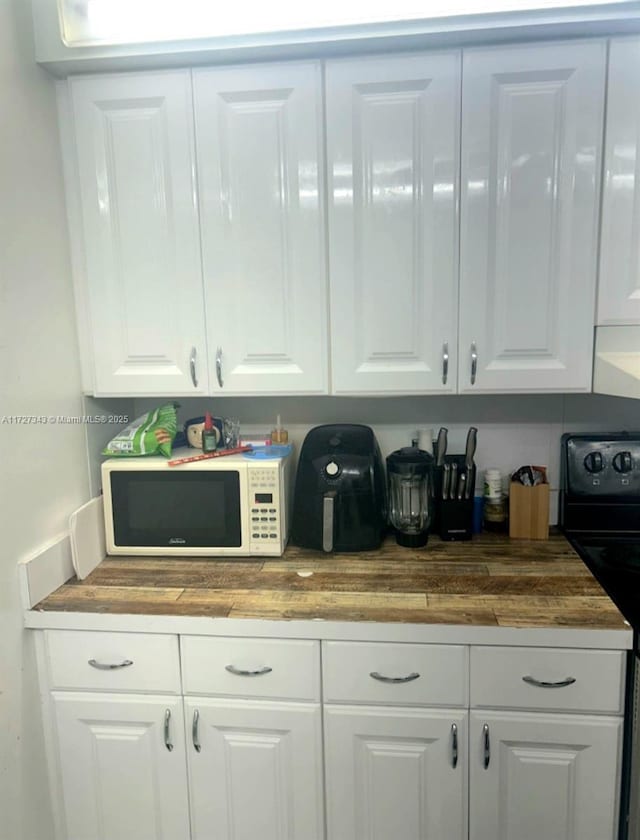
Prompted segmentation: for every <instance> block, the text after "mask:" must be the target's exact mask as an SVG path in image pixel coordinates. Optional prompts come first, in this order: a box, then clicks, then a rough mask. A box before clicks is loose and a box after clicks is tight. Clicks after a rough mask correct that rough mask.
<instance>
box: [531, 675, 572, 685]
mask: <svg viewBox="0 0 640 840" xmlns="http://www.w3.org/2000/svg"><path fill="white" fill-rule="evenodd" d="M522 681H523V682H526V683H528V684H529V685H536V686H538V688H564V687H565V686H566V685H573V684H574V682H575V681H576V680H575V677H567V678H566V679H564V680H558V682H545V681H544V680H537V679H536V678H535V677H529V676H526V677H523V678H522Z"/></svg>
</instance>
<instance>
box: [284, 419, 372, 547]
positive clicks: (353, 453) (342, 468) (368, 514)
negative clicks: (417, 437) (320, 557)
mask: <svg viewBox="0 0 640 840" xmlns="http://www.w3.org/2000/svg"><path fill="white" fill-rule="evenodd" d="M386 507H387V505H386V484H385V479H384V467H383V464H382V458H381V456H380V449H379V447H378V442H377V440H376V438H375V435H374V434H373V431H372V430H371V429H370V428H369V427H368V426H355V425H347V424H337V425H330V426H316V428H315V429H311V431H310V432H309V433H308V434H307V436H306V438H305V439H304V443H303V444H302V449H301V451H300V459H299V461H298V474H297V477H296V489H295V495H294V506H293V525H292V531H291V539H292V541H293V542H294V543H295V544H296V545H299V546H302V547H304V548H315V549H318V550H320V551H371V550H373V549H376V548H379V547H380V543H381V542H382V538H383V536H384V531H385V523H386Z"/></svg>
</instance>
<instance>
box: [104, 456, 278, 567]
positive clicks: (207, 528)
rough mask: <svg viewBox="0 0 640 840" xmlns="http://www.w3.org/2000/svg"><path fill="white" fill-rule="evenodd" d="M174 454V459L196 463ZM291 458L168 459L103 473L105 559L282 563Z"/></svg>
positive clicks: (137, 461) (114, 463) (120, 463)
mask: <svg viewBox="0 0 640 840" xmlns="http://www.w3.org/2000/svg"><path fill="white" fill-rule="evenodd" d="M193 452H194V450H192V449H191V450H186V451H184V450H176V451H175V453H174V455H173V456H172V457H174V458H180V457H185V456H187V457H188V456H190V455H193ZM290 470H291V457H290V455H283V456H281V457H273V458H272V457H269V458H263V457H260V456H259V454H254V455H251V456H248V455H245V454H240V455H228V456H227V455H225V456H224V457H221V458H211V459H207V460H202V461H193V462H190V463H185V464H181V465H179V466H176V467H170V466H168V464H167V459H166V458H163V457H156V456H151V457H144V458H111V459H110V460H108V461H105V462H104V463H103V465H102V490H103V494H104V517H105V535H106V543H107V553H108V554H134V555H135V554H141V555H156V556H158V555H160V556H175V555H191V556H194V557H195V556H200V557H227V556H228V557H234V556H245V557H246V556H262V555H264V556H279V555H281V554H282V553H283V551H284V549H285V546H286V544H287V539H288V529H289V521H290V510H289V506H290V501H291V486H290Z"/></svg>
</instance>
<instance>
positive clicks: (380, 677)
mask: <svg viewBox="0 0 640 840" xmlns="http://www.w3.org/2000/svg"><path fill="white" fill-rule="evenodd" d="M369 676H370V677H373V679H374V680H379V681H380V682H384V683H408V682H413V681H414V680H417V679H418V677H419V676H420V674H418V673H417V672H416V671H414V672H413V673H411V674H407V676H406V677H385V676H384V674H379V673H378V672H377V671H372V672H371V673H370V674H369Z"/></svg>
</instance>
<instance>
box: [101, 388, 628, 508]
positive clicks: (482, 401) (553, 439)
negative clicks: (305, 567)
mask: <svg viewBox="0 0 640 840" xmlns="http://www.w3.org/2000/svg"><path fill="white" fill-rule="evenodd" d="M161 402H162V400H158V399H155V400H151V399H145V400H136V401H135V411H134V414H135V415H136V416H138V415H140V414H142V413H143V412H145V411H149V410H150V409H151V408H153V407H155V406H156V405H158V404H160V403H161ZM206 409H209V410H210V411H211V412H212V413H213V414H214V415H216V416H218V417H237V418H238V419H239V420H240V423H241V428H242V429H243V430H245V431H251V432H256V431H267V432H268V431H269V430H270V429H272V428H273V426H274V425H275V420H276V416H277V414H280V415H281V418H282V425H283V426H285V427H286V428H287V429H288V430H289V437H290V439H291V440H292V441H293V442H294V443H295V444H296V445H298V446H299V445H300V444H301V443H302V441H303V440H304V436H305V435H306V433H307V431H308V430H309V428H311V426H313V425H316V424H319V423H365V424H367V425H369V426H371V427H372V428H373V430H374V431H375V433H376V437H377V439H378V441H379V443H380V449H381V450H382V454H383V456H386V455H388V454H389V453H390V452H392V451H393V450H394V449H397V448H399V447H401V446H408V445H409V444H410V443H411V437H412V433H413V432H414V431H415V430H416V429H417V428H419V427H422V428H425V427H426V428H431V429H432V431H433V433H434V435H435V434H437V431H438V428H439V427H440V426H446V427H447V428H448V429H449V448H448V451H449V452H450V453H456V452H457V453H462V452H464V444H465V437H466V434H467V430H468V428H469V426H476V427H477V428H478V450H477V453H476V459H475V460H476V465H477V468H478V486H479V485H480V483H481V481H482V473H483V471H484V470H486V469H488V468H491V467H496V468H498V469H500V470H502V472H503V475H504V479H505V489H506V481H507V476H508V474H509V473H511V472H513V471H514V470H515V469H517V468H518V467H520V466H522V465H523V464H536V465H540V466H546V467H548V470H549V483H550V484H551V494H550V522H551V523H552V524H555V523H556V522H557V510H558V494H557V490H558V483H559V479H560V437H561V436H562V434H563V433H564V432H595V431H600V430H606V431H622V430H626V431H639V430H640V402H639V401H637V400H631V399H623V398H621V397H605V396H599V395H596V394H584V395H577V394H569V395H564V394H539V395H533V394H532V395H515V396H506V395H500V396H485V395H478V396H446V397H387V398H382V399H380V398H378V399H372V398H370V399H362V398H348V397H303V398H298V397H280V398H277V397H262V398H251V397H218V398H215V397H212V398H210V399H208V400H204V399H182V400H180V409H179V411H178V419H179V420H180V422H181V423H182V422H184V421H185V420H187V419H189V418H190V417H197V416H200V415H202V414H204V412H205V410H206ZM94 449H95V448H94ZM91 457H92V459H93V460H96V459H97V458H98V455H97V451H94V452H92V453H91Z"/></svg>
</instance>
